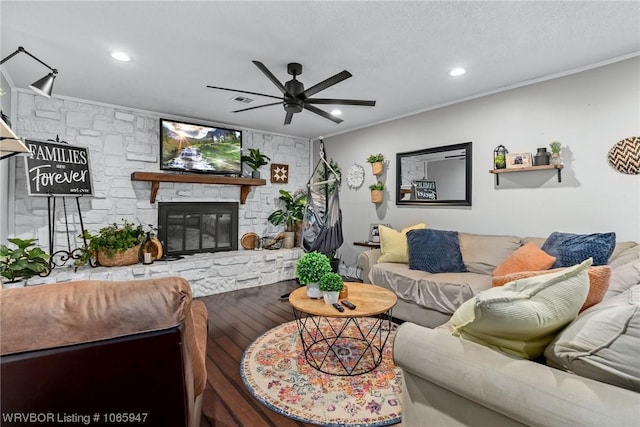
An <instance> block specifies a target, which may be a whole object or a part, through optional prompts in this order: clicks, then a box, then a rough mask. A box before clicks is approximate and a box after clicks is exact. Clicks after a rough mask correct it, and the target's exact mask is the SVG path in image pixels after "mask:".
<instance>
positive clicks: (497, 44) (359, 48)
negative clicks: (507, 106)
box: [0, 0, 640, 138]
mask: <svg viewBox="0 0 640 427" xmlns="http://www.w3.org/2000/svg"><path fill="white" fill-rule="evenodd" d="M0 21H1V26H2V29H1V34H0V36H1V38H0V48H1V55H2V57H3V58H4V57H5V56H7V55H9V54H10V53H11V52H13V51H14V50H15V49H16V48H17V47H18V46H24V47H25V49H27V50H28V51H30V52H31V53H33V54H34V55H36V56H38V57H39V58H40V59H42V60H43V61H44V62H46V63H48V64H49V65H51V66H52V67H54V68H57V69H58V70H59V76H58V78H57V79H56V82H55V86H54V93H55V94H57V95H66V96H71V97H77V98H83V99H89V100H94V101H99V102H104V103H109V104H116V105H123V106H127V107H133V108H139V109H144V110H151V111H158V112H161V113H163V114H166V115H177V116H184V117H190V118H193V119H194V121H197V120H206V121H213V122H216V123H221V124H228V125H235V126H239V127H243V128H250V129H259V130H264V131H269V132H274V133H278V134H285V135H293V136H298V137H303V138H315V137H317V136H320V135H323V136H329V135H334V134H338V133H342V132H346V131H349V130H353V129H357V128H361V127H365V126H369V125H371V124H374V123H379V122H383V121H386V120H389V119H393V118H397V117H402V116H406V115H409V114H412V113H416V112H419V111H424V110H427V109H430V108H434V107H436V106H440V105H445V104H449V103H452V102H456V101H459V100H463V99H466V98H469V97H474V96H478V95H480V94H484V93H489V92H493V91H497V90H501V89H504V88H507V87H512V86H515V85H520V84H523V83H526V82H530V81H534V80H537V79H544V78H547V77H549V76H553V75H558V74H560V75H561V74H563V73H567V72H571V71H575V70H578V69H581V68H584V67H589V66H591V65H593V64H598V63H601V62H603V61H605V62H606V61H611V60H615V59H619V58H623V57H627V56H633V55H637V54H638V52H640V2H638V1H631V2H610V1H603V2H597V1H595V2H594V1H591V2H576V1H567V2H558V1H555V2H554V1H551V2H540V1H535V2H523V1H511V2H481V1H475V2H427V1H423V2H420V1H418V2H416V1H413V2H404V1H388V2H364V1H359V2H325V1H322V2H320V1H312V2H302V1H299V2H271V1H261V2H242V1H234V2H220V1H211V2H187V1H180V2H178V1H140V2H131V1H83V2H77V1H76V2H62V1H45V2H36V1H8V0H3V1H2V2H0ZM114 49H121V50H125V51H127V52H128V53H129V54H130V55H131V56H132V57H133V61H131V62H129V63H119V62H116V61H114V60H113V59H111V58H110V57H109V53H110V51H112V50H114ZM251 60H259V61H261V62H263V63H264V64H265V65H266V66H267V67H268V68H269V69H270V70H271V71H272V72H273V73H274V74H275V75H276V77H277V78H278V79H280V80H281V81H286V80H289V79H290V76H289V75H288V74H287V73H286V64H287V63H288V62H300V63H302V65H303V66H304V70H303V74H302V76H300V77H299V80H300V81H302V82H303V83H304V84H305V85H306V87H310V86H312V85H314V84H315V83H317V82H319V81H321V80H324V79H325V78H327V77H329V76H332V75H333V74H336V73H338V72H340V71H342V70H343V69H346V70H348V71H350V72H351V73H352V74H353V77H351V78H350V79H347V80H345V81H343V82H341V83H339V84H337V85H335V86H333V87H331V88H329V89H327V90H325V91H322V92H320V93H319V94H317V95H316V96H317V97H323V98H328V97H338V98H358V99H374V100H376V101H377V105H376V106H375V107H373V108H370V107H340V108H341V110H343V112H344V114H343V116H342V118H343V119H344V122H343V123H341V124H335V123H333V122H330V121H328V120H326V119H324V118H322V117H320V116H317V115H315V114H313V113H310V112H308V111H303V112H301V113H298V114H296V115H295V116H294V118H293V122H292V124H291V125H288V126H285V125H283V121H284V116H285V112H284V110H283V108H282V106H272V107H265V108H261V109H257V110H253V111H249V112H242V113H232V112H231V111H232V110H235V109H239V108H243V107H246V106H255V105H260V104H262V103H265V104H266V103H269V102H272V100H270V99H269V98H262V97H252V98H255V99H256V101H255V102H254V103H252V104H249V105H243V104H240V103H238V102H236V101H231V98H232V97H233V96H234V93H231V92H224V91H216V90H212V89H207V88H206V85H215V86H223V87H230V88H237V89H244V90H248V91H254V92H261V93H267V94H272V95H279V92H278V90H277V89H276V88H275V86H273V84H272V83H271V82H270V81H269V80H267V78H266V77H265V76H264V75H263V74H262V73H261V72H260V71H259V70H258V69H257V68H256V67H255V66H254V65H253V64H252V63H251ZM455 66H462V67H465V68H466V69H467V73H466V74H465V75H463V76H461V77H457V78H453V77H450V76H449V75H448V71H449V70H450V69H451V68H453V67H455ZM3 69H4V71H5V73H6V74H7V75H8V77H9V79H10V80H11V81H12V82H13V84H14V85H15V86H17V87H20V88H24V87H27V86H28V85H29V84H30V83H32V82H33V81H35V80H36V79H38V78H40V77H41V76H42V75H44V74H45V69H44V67H42V66H41V65H39V64H38V63H36V62H35V61H33V60H31V59H29V58H28V57H27V56H26V55H24V54H21V55H18V56H16V57H14V58H13V59H11V60H10V61H8V62H7V63H5V64H4V65H3ZM322 107H323V108H325V109H327V110H331V106H322Z"/></svg>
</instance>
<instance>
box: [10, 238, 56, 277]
mask: <svg viewBox="0 0 640 427" xmlns="http://www.w3.org/2000/svg"><path fill="white" fill-rule="evenodd" d="M7 240H8V241H9V242H11V243H13V244H14V245H15V246H16V248H15V249H11V248H9V247H7V246H6V245H2V246H0V275H1V276H2V277H6V278H7V279H9V281H11V282H13V281H15V280H17V279H28V278H30V277H33V276H35V275H38V274H40V273H44V272H45V271H47V270H48V269H49V255H48V254H47V253H46V252H45V251H43V250H42V249H40V248H39V247H37V246H35V239H18V238H13V239H7ZM32 246H35V247H32Z"/></svg>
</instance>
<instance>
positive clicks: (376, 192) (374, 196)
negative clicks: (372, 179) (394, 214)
mask: <svg viewBox="0 0 640 427" xmlns="http://www.w3.org/2000/svg"><path fill="white" fill-rule="evenodd" d="M369 190H371V202H372V203H382V199H383V191H384V182H380V181H378V182H376V183H375V184H371V185H370V186H369Z"/></svg>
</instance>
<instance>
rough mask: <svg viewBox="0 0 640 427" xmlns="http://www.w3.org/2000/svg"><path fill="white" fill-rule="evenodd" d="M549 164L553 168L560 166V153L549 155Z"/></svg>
mask: <svg viewBox="0 0 640 427" xmlns="http://www.w3.org/2000/svg"><path fill="white" fill-rule="evenodd" d="M551 164H552V165H554V166H558V165H561V164H562V157H560V153H551Z"/></svg>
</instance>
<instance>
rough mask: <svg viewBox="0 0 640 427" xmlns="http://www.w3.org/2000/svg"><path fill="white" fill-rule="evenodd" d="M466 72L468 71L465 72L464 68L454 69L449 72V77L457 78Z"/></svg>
mask: <svg viewBox="0 0 640 427" xmlns="http://www.w3.org/2000/svg"><path fill="white" fill-rule="evenodd" d="M466 72H467V70H465V69H464V68H460V67H458V68H454V69H453V70H451V71H449V75H450V76H453V77H456V76H461V75H463V74H464V73H466Z"/></svg>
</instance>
